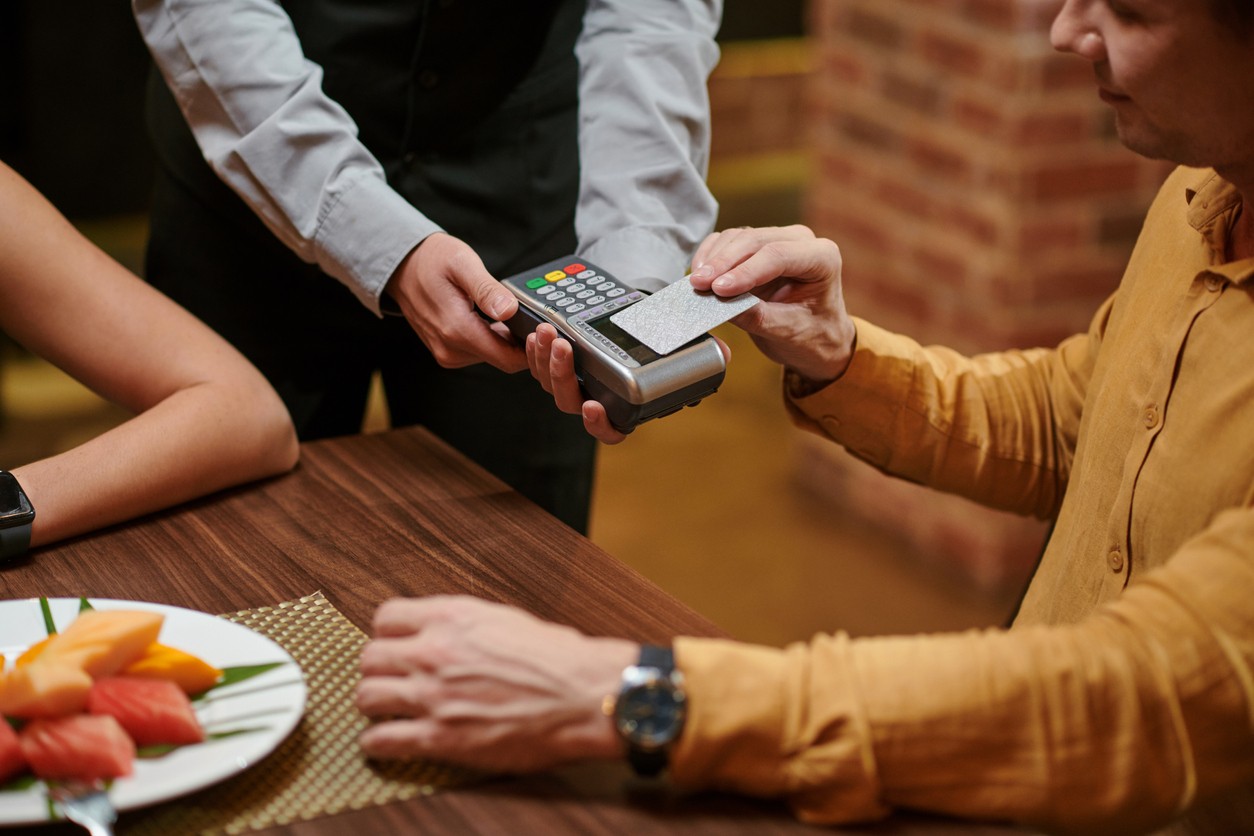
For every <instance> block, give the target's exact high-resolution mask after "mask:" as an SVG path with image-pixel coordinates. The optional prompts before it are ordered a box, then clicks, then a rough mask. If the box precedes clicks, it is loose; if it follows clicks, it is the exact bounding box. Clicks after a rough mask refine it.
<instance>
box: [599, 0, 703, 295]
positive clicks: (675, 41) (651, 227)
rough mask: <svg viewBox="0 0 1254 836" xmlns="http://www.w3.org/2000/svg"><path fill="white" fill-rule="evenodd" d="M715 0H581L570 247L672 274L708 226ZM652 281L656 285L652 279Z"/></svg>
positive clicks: (628, 275) (637, 272)
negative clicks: (576, 181) (575, 195)
mask: <svg viewBox="0 0 1254 836" xmlns="http://www.w3.org/2000/svg"><path fill="white" fill-rule="evenodd" d="M721 19H722V2H721V0H590V2H589V3H588V10H587V12H586V13H585V15H584V25H583V30H582V32H581V34H580V37H579V41H578V43H577V44H576V47H575V52H576V55H577V57H578V59H579V68H580V81H579V157H580V188H579V203H578V207H577V209H576V213H575V231H576V233H577V235H578V239H579V253H580V255H581V256H583V257H586V258H587V259H588V260H590V261H592V262H593V263H595V264H600V265H601V266H603V267H605V268H606V269H607V270H609V271H610V272H612V273H613V274H614V275H616V276H618V277H619V278H621V279H623V280H624V281H626V282H628V283H632V284H639V283H640V281H641V280H642V279H646V278H651V279H653V280H654V281H657V280H661V281H662V282H669V281H674V280H675V279H677V278H679V277H681V276H682V275H683V273H684V269H685V267H686V266H687V264H688V262H689V260H690V259H691V255H692V252H693V250H695V248H696V247H697V245H698V244H699V243H700V242H701V240H702V238H703V237H704V236H705V235H706V234H707V233H708V232H709V231H710V230H711V229H713V227H714V221H715V218H716V215H717V212H718V205H717V203H716V202H715V200H714V198H713V197H712V196H711V194H710V192H709V189H708V188H707V187H706V185H705V173H706V169H707V167H708V164H709V143H710V106H709V98H708V94H707V91H706V82H707V80H708V78H709V75H710V72H711V70H712V69H713V68H714V65H715V63H717V61H718V47H717V46H716V45H715V43H714V35H715V34H716V33H717V31H718V27H719V24H720V21H721ZM654 289H655V288H654Z"/></svg>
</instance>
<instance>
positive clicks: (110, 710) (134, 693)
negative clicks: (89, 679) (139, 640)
mask: <svg viewBox="0 0 1254 836" xmlns="http://www.w3.org/2000/svg"><path fill="white" fill-rule="evenodd" d="M87 710H88V711H89V712H91V713H92V714H107V715H109V716H111V717H114V718H115V719H117V721H118V722H119V723H120V724H121V725H122V728H124V729H126V733H127V734H129V735H130V736H131V738H132V739H133V740H134V741H135V744H136V745H137V746H153V745H156V744H170V745H174V746H181V745H183V744H187V743H200V742H202V741H203V740H204V739H205V731H204V729H202V728H201V727H200V721H199V720H197V719H196V712H194V711H193V710H192V704H191V701H190V700H188V699H187V694H185V693H183V689H182V688H180V687H179V686H178V685H175V684H174V683H173V682H171V681H169V680H168V679H147V678H145V677H138V676H110V677H106V678H104V679H98V680H96V683H95V684H94V685H92V687H91V693H90V694H89V695H88V696H87Z"/></svg>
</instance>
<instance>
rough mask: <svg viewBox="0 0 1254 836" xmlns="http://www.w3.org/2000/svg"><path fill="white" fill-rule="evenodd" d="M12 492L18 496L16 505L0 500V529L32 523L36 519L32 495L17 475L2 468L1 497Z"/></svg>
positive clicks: (0, 480)
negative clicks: (12, 505)
mask: <svg viewBox="0 0 1254 836" xmlns="http://www.w3.org/2000/svg"><path fill="white" fill-rule="evenodd" d="M10 492H12V495H13V496H14V497H15V498H16V505H15V506H14V507H9V506H8V505H7V503H5V502H3V501H0V529H4V528H18V527H19V526H23V525H30V524H31V523H32V522H33V521H34V519H35V507H34V506H33V505H31V501H30V497H28V496H27V495H26V491H24V490H22V485H21V483H19V482H18V481H17V477H16V476H14V475H13V474H12V473H10V472H9V471H7V470H0V498H2V497H4V496H6V494H9V493H10Z"/></svg>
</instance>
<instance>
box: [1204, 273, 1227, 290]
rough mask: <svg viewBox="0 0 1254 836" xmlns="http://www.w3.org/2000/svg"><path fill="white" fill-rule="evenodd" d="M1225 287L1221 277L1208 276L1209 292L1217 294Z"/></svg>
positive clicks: (1207, 286)
mask: <svg viewBox="0 0 1254 836" xmlns="http://www.w3.org/2000/svg"><path fill="white" fill-rule="evenodd" d="M1223 286H1224V280H1223V279H1221V278H1220V277H1219V276H1207V277H1206V289H1207V290H1209V291H1210V292H1211V293H1215V292H1216V291H1218V290H1219V289H1220V288H1222V287H1223Z"/></svg>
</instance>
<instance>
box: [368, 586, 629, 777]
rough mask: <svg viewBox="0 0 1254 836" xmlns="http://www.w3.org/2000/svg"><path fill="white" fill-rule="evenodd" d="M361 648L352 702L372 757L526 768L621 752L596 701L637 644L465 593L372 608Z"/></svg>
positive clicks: (614, 688)
mask: <svg viewBox="0 0 1254 836" xmlns="http://www.w3.org/2000/svg"><path fill="white" fill-rule="evenodd" d="M374 634H375V638H374V639H373V640H372V641H371V642H370V643H369V644H367V645H366V648H365V650H364V651H363V652H362V655H361V671H362V680H361V683H360V684H359V685H358V687H357V707H358V708H359V709H360V710H361V711H362V713H364V714H366V715H367V716H369V717H373V718H378V720H379V722H377V723H375V724H374V725H372V726H371V727H370V728H369V729H367V730H366V731H365V732H363V733H362V736H361V747H362V750H363V751H364V752H365V753H366V754H367V755H369V756H371V757H376V758H418V757H421V758H433V759H437V760H442V761H449V762H452V763H459V764H463V765H466V766H471V767H475V768H478V769H485V770H491V771H498V772H532V771H537V770H542V769H547V768H550V767H553V766H556V765H558V764H562V763H567V762H570V761H575V760H584V759H589V758H615V757H621V756H622V744H621V742H620V741H619V739H618V736H617V733H616V732H615V731H614V726H613V722H612V720H611V719H610V718H608V717H606V716H605V715H604V714H603V713H602V711H601V705H602V700H603V699H604V697H605V696H607V695H609V694H615V693H617V692H618V688H619V683H620V680H621V676H622V672H623V669H624V668H626V667H627V666H628V665H632V664H635V661H636V659H637V658H638V656H639V645H636V644H634V643H633V642H629V641H624V640H620V639H602V638H590V637H588V636H584V635H583V634H581V633H579V632H578V631H576V630H573V629H571V628H569V627H562V626H559V625H556V624H550V623H548V622H544V621H541V620H539V619H537V618H535V617H533V616H531V615H529V614H527V613H525V612H523V611H522V610H518V609H515V608H513V607H506V606H502V605H500V604H493V603H489V602H487V601H481V600H479V599H477V598H469V597H433V598H421V599H395V600H391V601H388V602H385V603H384V604H383V605H381V606H380V607H379V609H378V611H377V612H376V614H375V619H374Z"/></svg>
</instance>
